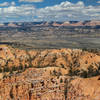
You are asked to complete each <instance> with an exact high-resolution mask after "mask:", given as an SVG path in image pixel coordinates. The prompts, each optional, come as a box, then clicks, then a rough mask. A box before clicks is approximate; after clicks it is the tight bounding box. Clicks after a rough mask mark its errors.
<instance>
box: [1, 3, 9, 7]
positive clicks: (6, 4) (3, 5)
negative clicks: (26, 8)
mask: <svg viewBox="0 0 100 100" xmlns="http://www.w3.org/2000/svg"><path fill="white" fill-rule="evenodd" d="M8 5H9V3H8V2H3V3H0V7H5V6H8Z"/></svg>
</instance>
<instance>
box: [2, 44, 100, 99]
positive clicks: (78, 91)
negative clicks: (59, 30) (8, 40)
mask: <svg viewBox="0 0 100 100" xmlns="http://www.w3.org/2000/svg"><path fill="white" fill-rule="evenodd" d="M99 75H100V53H99V51H98V52H94V51H93V52H92V51H91V52H90V51H84V50H80V49H47V50H31V51H26V50H20V49H17V48H12V47H10V46H6V45H0V100H99V99H100V95H99V94H100V88H99V86H100V82H99V81H100V76H99ZM93 76H94V77H93Z"/></svg>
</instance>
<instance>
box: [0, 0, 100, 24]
mask: <svg viewBox="0 0 100 100" xmlns="http://www.w3.org/2000/svg"><path fill="white" fill-rule="evenodd" d="M84 20H100V0H0V22H39V21H48V22H50V21H60V22H63V21H84Z"/></svg>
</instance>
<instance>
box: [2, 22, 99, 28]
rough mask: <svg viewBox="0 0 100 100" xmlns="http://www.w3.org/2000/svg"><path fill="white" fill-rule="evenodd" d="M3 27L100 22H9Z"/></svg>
mask: <svg viewBox="0 0 100 100" xmlns="http://www.w3.org/2000/svg"><path fill="white" fill-rule="evenodd" d="M0 26H3V27H20V26H100V21H65V22H8V23H3V24H0Z"/></svg>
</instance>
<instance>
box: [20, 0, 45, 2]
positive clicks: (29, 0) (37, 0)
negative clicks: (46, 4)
mask: <svg viewBox="0 0 100 100" xmlns="http://www.w3.org/2000/svg"><path fill="white" fill-rule="evenodd" d="M19 2H43V0H19Z"/></svg>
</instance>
